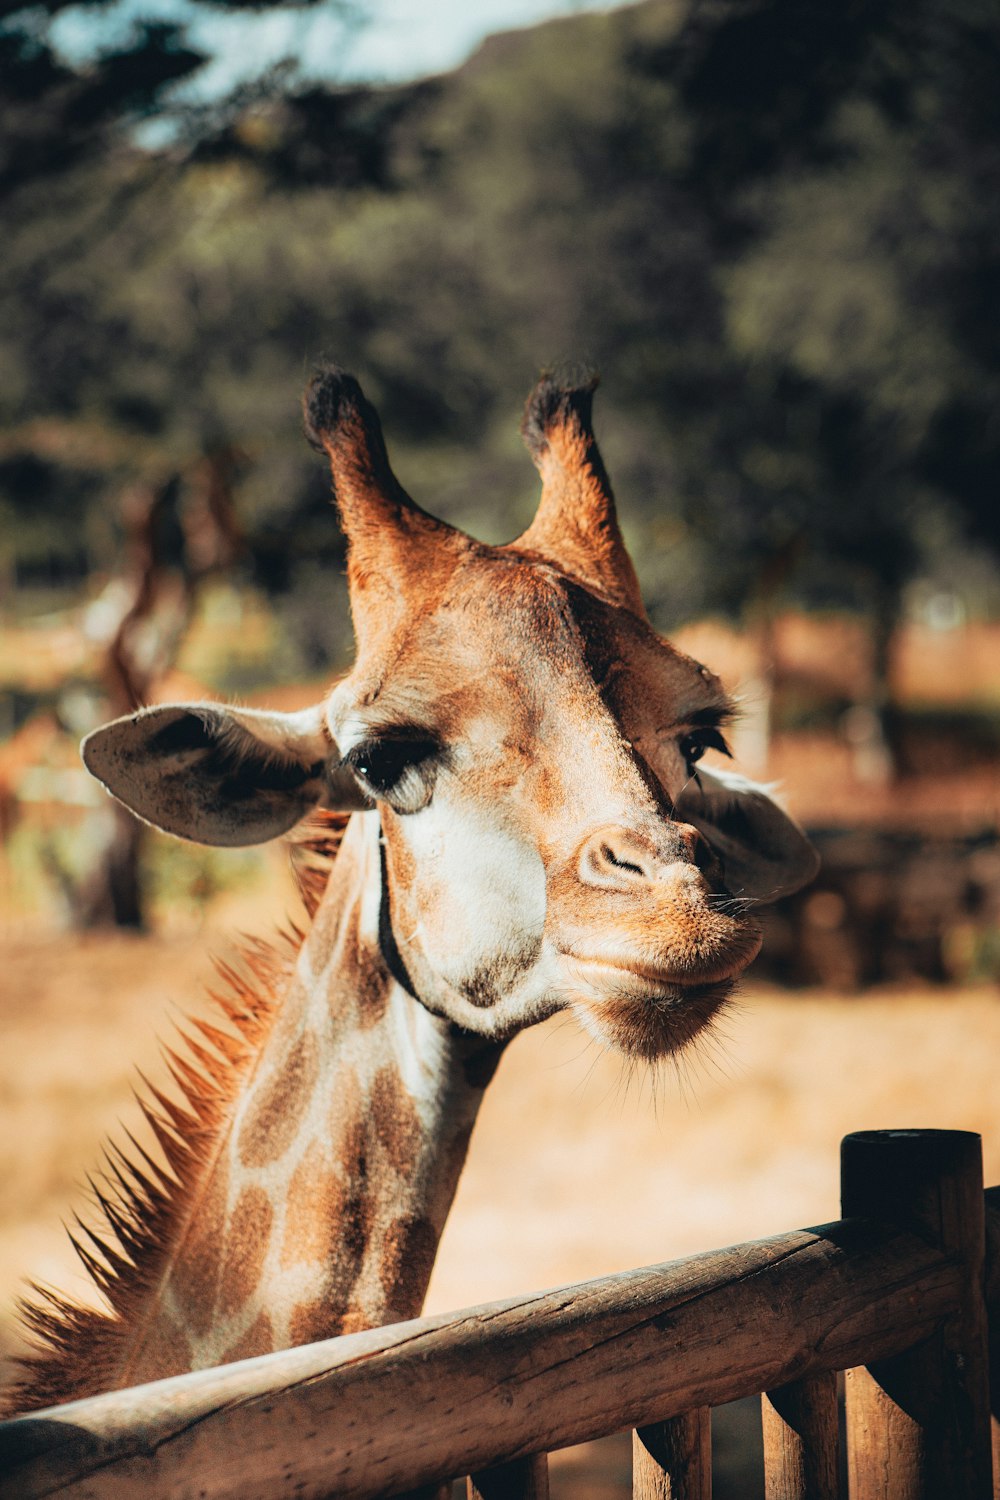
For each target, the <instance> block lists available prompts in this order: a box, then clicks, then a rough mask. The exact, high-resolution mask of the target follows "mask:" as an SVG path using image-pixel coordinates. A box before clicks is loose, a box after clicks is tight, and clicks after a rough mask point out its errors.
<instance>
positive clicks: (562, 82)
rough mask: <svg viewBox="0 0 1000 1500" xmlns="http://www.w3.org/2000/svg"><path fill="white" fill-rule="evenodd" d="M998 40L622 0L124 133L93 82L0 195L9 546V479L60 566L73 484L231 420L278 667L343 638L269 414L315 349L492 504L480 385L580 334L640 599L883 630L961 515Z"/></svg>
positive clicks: (488, 395) (547, 359)
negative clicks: (393, 81) (172, 129)
mask: <svg viewBox="0 0 1000 1500" xmlns="http://www.w3.org/2000/svg"><path fill="white" fill-rule="evenodd" d="M43 9H44V8H43ZM23 14H24V15H27V14H28V13H27V12H24V13H23ZM25 24H26V23H25ZM22 30H24V26H22ZM168 41H169V44H168ZM25 46H27V44H26V43H25ZM157 46H158V48H159V50H158V51H157V52H156V53H155V57H157V58H159V59H160V62H159V63H158V64H157V66H158V67H160V68H161V69H162V70H163V71H164V73H165V72H166V71H167V69H168V64H169V67H172V68H175V69H177V70H180V69H181V67H182V64H183V66H185V67H186V66H188V65H189V64H188V62H187V61H185V59H186V58H187V55H188V54H187V53H186V52H184V51H183V42H182V39H181V38H177V37H174V38H173V39H165V38H163V37H161V38H160V41H159V42H158V44H157ZM998 47H1000V16H998V15H997V14H995V13H994V9H993V8H991V7H988V6H986V5H984V4H982V3H981V0H955V3H949V4H945V0H917V4H916V6H914V5H906V6H904V5H903V4H902V0H851V3H849V4H848V5H847V6H846V7H841V8H839V9H838V10H837V12H836V15H833V13H831V12H830V10H829V7H827V6H825V5H823V4H820V3H819V0H794V3H793V0H720V3H718V4H713V5H712V6H710V7H706V6H693V5H692V6H684V5H677V4H676V3H675V0H647V3H645V4H642V5H637V6H633V7H628V8H626V9H623V10H620V11H616V12H612V13H610V14H607V15H600V14H595V15H586V16H579V17H576V18H574V19H572V20H571V21H561V22H558V23H551V24H548V25H546V26H542V27H538V28H535V29H534V30H532V31H529V32H522V33H517V34H512V35H510V36H506V37H500V38H495V39H493V40H492V41H491V42H489V43H488V44H487V45H486V46H484V47H483V48H482V49H481V51H480V52H479V53H478V54H477V55H476V56H475V57H474V58H472V59H471V60H470V62H469V63H468V64H467V65H466V66H465V67H464V68H462V69H460V70H458V71H457V72H456V73H455V74H453V75H451V76H449V77H447V78H442V79H437V80H433V81H431V82H426V83H421V84H418V85H414V86H412V87H407V88H397V89H364V88H352V89H346V90H344V89H339V90H338V89H326V88H318V87H316V86H314V85H308V86H299V85H292V86H290V85H289V84H288V82H287V80H286V81H285V82H283V83H282V85H281V88H282V92H281V93H280V95H279V96H275V97H268V96H267V95H266V91H262V93H261V94H260V96H259V97H257V98H256V99H254V100H252V101H250V102H249V103H246V105H245V107H243V108H241V109H237V110H230V111H229V112H226V113H219V112H216V113H215V114H214V115H210V114H208V113H204V112H203V113H201V114H200V115H198V116H197V117H195V116H191V117H189V121H188V127H189V128H187V134H182V135H180V136H178V137H177V138H176V140H175V141H174V143H173V144H172V145H170V146H168V147H163V148H160V149H158V150H156V151H152V150H142V149H140V148H139V147H137V146H136V145H135V143H134V138H133V137H130V136H129V135H128V134H127V132H126V131H124V130H123V129H122V128H121V122H123V121H124V120H125V118H126V116H125V114H120V115H119V117H118V119H119V125H118V126H116V127H115V130H114V131H111V127H110V126H109V127H108V129H109V131H111V134H110V135H108V137H107V139H109V140H110V139H111V136H112V135H113V137H114V140H115V142H116V143H117V144H116V146H115V149H114V151H108V150H107V149H105V147H104V146H102V147H101V148H100V149H97V148H96V147H95V149H94V150H93V151H92V152H91V153H90V154H87V153H83V154H81V155H80V156H79V157H78V158H76V159H74V162H73V164H72V167H71V168H67V170H66V171H65V172H62V173H55V174H49V175H48V176H47V177H45V178H42V177H41V176H38V175H36V176H35V177H34V178H33V179H32V180H31V182H23V183H22V184H21V185H20V187H19V188H17V190H16V192H12V194H11V200H12V201H11V207H12V208H13V210H14V211H13V212H12V213H11V215H10V216H9V219H10V222H11V223H12V225H13V230H12V233H11V236H10V240H9V245H8V254H7V258H6V268H5V274H6V278H7V293H6V295H4V298H3V302H2V305H0V312H2V330H3V331H2V332H0V416H2V417H3V418H4V419H5V421H6V425H7V426H8V430H9V433H10V436H8V437H7V439H5V440H4V445H3V446H0V507H4V506H5V507H6V515H7V516H8V517H10V518H11V519H12V520H13V519H17V520H18V522H19V523H20V524H21V525H22V527H23V528H24V529H23V530H22V532H21V533H20V536H21V537H22V538H23V539H22V540H19V541H18V543H17V545H18V547H19V548H21V549H22V550H21V552H20V554H19V555H20V556H21V557H22V559H23V558H24V557H25V556H26V552H25V550H24V549H26V548H28V546H29V540H30V537H29V533H28V529H27V527H26V526H25V522H26V519H27V520H31V519H32V518H33V516H34V515H35V514H37V512H38V511H39V509H42V510H44V511H45V512H46V513H47V514H50V515H51V516H52V517H53V518H56V517H57V518H58V527H57V528H52V529H53V531H54V532H56V533H57V534H56V537H55V541H54V542H51V543H50V545H53V546H55V545H58V547H60V548H62V549H63V554H62V555H63V556H66V557H69V556H70V547H71V545H72V547H74V548H76V551H77V552H81V551H82V552H83V554H84V559H83V560H84V561H85V562H89V563H90V564H92V563H93V561H94V560H95V559H96V558H97V557H99V556H101V555H107V554H108V550H109V543H110V541H111V540H112V537H111V536H110V535H109V533H110V532H111V530H112V528H111V527H109V524H108V520H107V506H106V504H105V505H104V506H103V507H102V496H103V495H106V494H107V493H108V491H109V488H110V486H112V485H123V484H124V483H125V481H126V479H127V478H128V477H129V476H133V477H134V476H136V475H137V474H138V475H141V474H142V473H144V472H146V471H147V470H149V469H152V468H155V466H156V465H160V466H163V465H166V466H168V467H169V466H170V465H171V464H173V465H174V466H177V465H180V464H183V463H185V462H187V461H188V460H189V458H190V456H191V455H192V454H194V453H197V452H200V451H204V449H205V447H206V445H209V446H210V445H211V444H212V443H213V442H215V441H216V440H217V439H219V438H221V439H222V440H224V441H226V442H235V443H238V444H239V446H240V447H241V448H242V449H244V450H245V451H246V452H247V454H248V455H249V457H250V459H251V460H252V464H251V466H250V467H249V469H248V471H247V474H246V477H245V478H244V480H243V482H242V483H241V486H240V493H239V505H240V511H241V520H242V524H243V525H244V527H245V530H246V534H247V538H248V546H249V550H250V556H251V558H252V560H253V566H254V568H255V570H256V574H257V577H258V578H259V579H260V580H261V581H262V582H264V583H265V584H266V585H267V587H269V588H270V589H272V590H275V591H282V590H284V591H286V594H288V595H289V597H292V596H294V599H295V608H294V610H293V611H290V612H289V617H290V618H291V617H292V616H293V615H294V619H295V630H296V632H297V634H298V636H299V639H300V643H301V649H302V659H303V660H304V661H305V662H306V663H307V664H308V665H309V666H310V667H311V668H313V667H315V668H318V667H319V665H320V663H321V662H322V661H324V659H326V660H329V658H330V657H331V656H332V655H336V654H338V653H340V652H341V651H342V650H343V649H344V647H345V640H344V628H343V625H342V624H340V623H338V622H339V611H340V608H341V605H340V603H338V602H337V601H336V600H334V599H332V598H331V588H332V587H333V586H332V585H331V584H330V583H324V582H323V580H324V578H326V579H330V578H331V577H332V576H335V574H336V570H337V566H338V565H339V562H340V560H341V551H340V542H339V538H338V535H337V533H336V530H335V528H334V525H333V523H332V520H331V518H330V513H329V508H328V504H327V498H326V487H325V483H324V481H323V480H322V478H321V476H320V475H319V474H318V472H317V470H316V468H315V466H314V465H313V464H312V463H311V461H310V460H309V459H308V457H307V456H305V455H304V453H303V452H302V450H301V447H300V444H299V441H298V438H297V434H296V431H295V428H296V423H295V421H294V419H293V418H292V406H293V402H294V400H295V397H296V393H297V390H298V388H299V386H300V385H301V379H302V374H303V371H304V369H305V368H307V367H308V364H309V363H310V362H311V360H312V359H313V358H314V357H315V356H316V354H317V353H319V352H321V351H323V350H329V351H330V352H332V353H333V354H334V355H335V356H336V357H337V358H339V359H340V360H342V361H343V362H344V363H348V364H351V365H353V366H355V367H356V368H358V369H359V370H361V371H362V372H363V373H364V374H365V377H366V381H367V383H368V385H369V387H370V388H371V390H372V392H373V395H375V396H376V398H377V399H378V400H379V402H380V405H381V406H382V409H383V411H384V415H385V419H386V425H387V428H388V430H389V431H390V435H391V438H392V441H393V445H394V451H395V453H396V456H397V457H398V460H399V467H400V470H401V472H403V473H404V474H405V475H406V477H407V480H408V481H412V482H413V483H414V485H415V487H416V488H418V489H420V490H422V493H423V494H424V498H425V499H426V500H427V502H428V503H429V504H430V505H431V506H432V507H433V508H435V509H438V510H439V511H440V512H441V513H442V514H444V515H446V516H448V517H449V518H451V519H453V520H455V521H457V522H459V523H460V524H463V525H467V526H469V527H470V528H471V529H473V530H477V531H479V532H480V533H481V534H484V535H486V536H487V537H492V538H494V539H499V538H501V537H505V536H510V535H511V534H513V533H514V532H515V531H516V530H517V528H518V526H520V525H523V524H524V523H525V522H526V521H527V519H528V518H529V515H530V508H531V504H532V501H533V497H534V480H533V476H532V475H531V473H530V469H528V467H527V466H526V465H525V463H524V460H523V456H522V455H521V453H520V450H519V444H518V440H517V436H516V432H515V429H514V424H513V423H512V422H511V419H510V414H511V409H512V407H514V408H516V404H517V402H518V401H519V399H520V398H521V396H522V395H523V392H524V390H525V389H526V388H527V387H528V385H529V384H530V382H531V379H532V378H533V375H534V373H535V371H536V370H537V368H538V366H539V364H543V363H552V362H558V361H559V360H561V359H564V358H566V357H583V358H585V359H588V360H591V361H593V362H594V363H596V364H597V365H598V366H599V367H601V369H602V370H603V372H604V375H605V386H604V391H603V393H602V411H601V426H602V436H603V440H604V442H605V446H606V448H607V451H608V456H609V462H610V466H611V468H612V471H613V472H614V474H615V476H616V480H617V482H618V484H619V488H620V490H621V492H622V495H623V497H624V500H625V504H624V506H623V510H624V514H625V521H626V528H627V531H628V533H629V537H630V540H631V542H632V544H633V546H634V548H635V550H636V552H637V553H638V556H639V560H640V569H641V572H642V576H643V583H644V586H645V590H646V593H647V595H648V597H649V598H650V601H651V606H652V611H653V616H654V619H655V620H656V622H657V623H658V624H660V625H661V626H664V627H669V626H671V625H673V624H675V623H677V622H678V620H680V619H681V618H684V617H686V616H690V615H692V614H694V613H695V612H696V611H700V610H704V609H706V608H707V609H725V610H726V611H727V612H730V613H733V612H739V611H741V610H743V611H746V610H749V611H750V613H751V614H753V615H754V616H755V617H757V618H760V619H763V620H764V621H765V625H764V627H763V628H764V630H765V634H766V611H767V608H768V607H769V605H773V604H774V603H776V602H778V601H779V599H780V600H786V601H787V600H791V599H797V600H799V601H802V602H805V603H807V604H814V605H815V604H821V605H834V604H835V605H841V606H843V605H849V606H851V607H854V608H862V609H865V610H866V611H868V613H869V614H870V617H871V619H872V621H873V638H874V640H875V642H876V659H877V660H881V661H882V662H883V665H884V660H885V655H886V649H885V641H886V639H887V637H888V633H889V630H890V623H891V621H892V619H893V617H894V614H895V612H896V610H897V609H898V605H899V600H900V597H901V592H902V590H903V588H904V586H905V585H906V583H907V581H908V580H909V579H910V578H911V577H912V576H913V573H914V571H915V570H917V569H931V570H933V568H934V567H936V566H938V559H937V557H936V556H935V555H934V554H935V552H936V551H937V550H940V538H941V537H942V536H943V535H945V534H947V535H948V536H950V537H952V538H953V539H954V542H953V545H954V547H956V548H959V549H960V547H961V545H962V542H961V537H962V534H963V532H964V533H965V534H966V535H967V536H969V537H972V536H976V537H978V538H979V540H980V543H981V542H982V541H984V540H985V541H987V542H989V543H990V545H991V546H993V547H994V548H995V546H996V521H995V505H994V498H995V494H996V490H997V484H996V481H997V478H998V477H1000V426H998V422H997V418H996V416H995V413H996V412H997V411H998V410H1000V404H998V402H997V399H996V398H997V395H998V394H1000V393H998V390H997V384H998V349H997V338H998V337H1000V335H998V334H997V332H996V320H995V319H994V318H993V317H992V309H993V302H994V301H995V293H996V288H997V278H998V274H1000V268H998V266H997V263H996V256H997V253H998V252H997V249H996V247H997V244H998V243H1000V235H998V233H997V230H998V229H1000V225H998V224H997V223H996V222H995V221H996V218H997V214H998V213H1000V209H998V208H997V200H996V197H995V195H993V194H992V193H991V192H990V191H988V185H989V183H990V181H991V180H992V174H993V173H994V172H995V169H996V164H997V155H998V150H1000V147H998V140H1000V128H998V127H1000V122H998V120H997V109H998V103H997V96H996V92H995V90H994V89H993V88H992V85H991V79H992V77H993V73H992V71H991V62H990V60H991V59H995V58H996V54H997V50H998ZM53 66H55V64H53ZM192 66H193V65H192ZM24 76H25V77H27V75H24ZM144 76H147V77H154V76H155V77H159V74H157V73H156V70H155V68H154V67H153V64H152V63H150V64H149V67H148V68H147V72H146V74H145V75H144ZM178 76H180V75H179V72H178ZM157 87H158V88H161V93H160V95H159V96H158V97H162V92H163V91H164V90H166V91H167V92H169V89H170V87H171V85H170V83H169V82H166V81H164V82H162V87H161V85H160V84H158V85H157ZM152 92H153V93H155V89H154V90H153V91H152ZM129 108H130V109H132V115H131V116H130V118H133V119H135V118H139V117H140V115H141V111H142V109H143V108H145V105H143V104H142V102H141V100H140V102H139V104H137V105H130V106H129ZM43 181H44V184H45V185H44V188H42V187H41V186H40V184H41V183H42V182H43ZM500 496H502V497H504V499H505V500H506V502H507V505H508V509H507V510H506V511H500V510H499V509H498V506H497V498H498V497H500ZM40 497H41V498H42V500H43V504H42V505H41V506H40V505H39V498H40ZM69 522H73V523H74V524H68V523H69ZM43 529H44V528H41V527H40V528H39V531H38V532H36V533H35V536H36V541H35V542H34V543H31V545H32V546H36V547H40V546H41V541H40V539H39V538H40V532H41V530H43ZM0 530H2V528H0ZM11 534H12V531H11V528H10V527H8V528H7V535H8V536H9V535H11ZM68 538H73V541H72V544H71V543H70V542H69V541H68V540H67V539H68ZM77 538H81V539H82V542H81V541H78V540H76V539H77ZM7 545H13V544H12V543H10V542H8V543H7ZM331 565H333V566H332V567H331ZM880 643H881V644H880ZM876 675H877V674H876ZM882 691H883V689H882V688H879V687H878V685H877V684H875V685H873V686H872V688H871V696H872V701H873V702H876V700H878V697H879V694H880V693H881V692H882ZM880 712H881V711H880ZM883 717H884V715H883Z"/></svg>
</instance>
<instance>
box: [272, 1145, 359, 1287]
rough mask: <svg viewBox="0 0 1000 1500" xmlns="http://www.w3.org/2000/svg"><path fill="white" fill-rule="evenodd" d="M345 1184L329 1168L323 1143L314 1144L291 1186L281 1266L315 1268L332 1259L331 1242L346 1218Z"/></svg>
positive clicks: (337, 1174)
mask: <svg viewBox="0 0 1000 1500" xmlns="http://www.w3.org/2000/svg"><path fill="white" fill-rule="evenodd" d="M344 1199H345V1192H344V1180H343V1178H342V1177H341V1175H340V1173H339V1172H335V1171H334V1170H333V1169H332V1168H331V1167H329V1166H328V1165H327V1162H326V1153H325V1151H324V1149H323V1147H322V1145H321V1144H320V1142H319V1141H313V1143H312V1145H311V1146H310V1147H309V1149H308V1151H307V1152H306V1154H305V1156H304V1157H303V1158H302V1160H301V1161H300V1162H299V1164H298V1166H297V1167H296V1168H295V1171H294V1173H293V1174H292V1180H291V1182H290V1183H289V1184H288V1202H287V1206H286V1209H285V1234H284V1239H283V1240H282V1245H281V1264H282V1267H283V1269H285V1270H287V1269H288V1268H289V1267H290V1266H299V1265H315V1264H317V1263H319V1262H320V1261H322V1260H324V1259H326V1258H327V1257H328V1256H329V1255H330V1245H331V1240H333V1241H335V1240H336V1238H337V1235H338V1232H339V1228H338V1223H339V1220H340V1219H341V1218H342V1217H343V1208H344Z"/></svg>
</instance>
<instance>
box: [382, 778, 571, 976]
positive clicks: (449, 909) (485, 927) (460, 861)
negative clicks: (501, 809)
mask: <svg viewBox="0 0 1000 1500" xmlns="http://www.w3.org/2000/svg"><path fill="white" fill-rule="evenodd" d="M449 821H450V822H451V823H452V824H454V825H455V826H454V827H453V829H452V830H451V831H447V829H448V823H449ZM401 822H402V828H401V833H402V836H403V837H404V838H405V839H406V841H407V843H408V844H409V847H410V852H411V855H412V857H413V860H414V864H415V867H416V869H417V870H418V871H419V874H418V876H417V882H416V885H415V887H414V889H413V890H411V891H409V892H407V893H406V896H405V897H404V901H403V903H402V910H401V911H400V917H399V922H398V927H399V930H398V931H397V933H396V940H397V942H399V943H400V946H401V948H403V950H404V951H406V950H410V949H415V950H416V951H417V952H418V953H419V955H420V956H421V958H422V959H423V961H424V963H425V964H427V965H429V967H430V968H431V970H432V971H433V972H434V973H435V974H436V975H437V976H439V977H440V978H441V979H443V980H444V982H445V983H446V984H448V985H449V986H454V987H455V988H459V989H461V988H462V987H463V985H466V984H468V983H470V982H474V981H475V980H476V977H477V976H478V975H480V974H484V973H486V972H487V971H489V970H491V969H500V970H501V971H502V970H504V969H506V968H509V966H510V963H511V960H512V959H516V957H517V955H519V954H531V953H532V952H534V951H536V950H537V948H538V945H539V943H540V942H541V938H542V931H543V928H544V924H545V906H546V901H545V868H544V865H543V863H542V859H541V856H540V854H539V852H538V850H537V849H535V848H534V847H533V846H532V845H531V844H530V843H528V841H527V840H526V839H523V838H519V837H517V836H516V835H515V834H514V833H513V832H511V831H509V830H507V829H504V828H503V827H500V826H498V825H497V821H496V817H495V814H491V815H485V814H481V813H478V812H475V811H472V810H471V809H468V808H466V809H463V811H462V813H461V816H458V815H457V812H456V811H455V810H444V809H441V810H438V809H436V808H435V807H434V805H433V804H432V806H431V807H428V808H427V809H426V810H425V811H424V812H422V813H418V814H416V815H414V816H413V817H412V818H407V819H406V820H405V821H404V820H401Z"/></svg>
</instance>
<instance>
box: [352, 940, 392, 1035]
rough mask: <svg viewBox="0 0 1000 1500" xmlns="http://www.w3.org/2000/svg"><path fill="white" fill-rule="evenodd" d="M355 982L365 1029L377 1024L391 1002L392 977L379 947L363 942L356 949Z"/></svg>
mask: <svg viewBox="0 0 1000 1500" xmlns="http://www.w3.org/2000/svg"><path fill="white" fill-rule="evenodd" d="M356 955H357V957H356V962H357V971H356V974H355V984H356V989H357V997H358V1020H359V1022H360V1024H361V1028H362V1030H364V1031H369V1030H370V1029H371V1028H372V1027H373V1026H377V1025H378V1023H379V1022H380V1021H381V1020H382V1018H383V1016H384V1015H385V1013H386V1009H387V1007H388V1004H389V989H390V983H391V982H390V979H389V971H388V969H387V968H386V966H385V960H384V959H383V957H382V955H381V953H379V952H378V950H377V949H372V948H369V947H367V946H365V945H363V944H362V942H361V939H360V937H359V938H358V940H357V949H356Z"/></svg>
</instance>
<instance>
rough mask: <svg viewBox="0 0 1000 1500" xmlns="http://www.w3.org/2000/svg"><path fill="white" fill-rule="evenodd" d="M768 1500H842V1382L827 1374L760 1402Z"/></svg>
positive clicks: (767, 1395)
mask: <svg viewBox="0 0 1000 1500" xmlns="http://www.w3.org/2000/svg"><path fill="white" fill-rule="evenodd" d="M761 1418H762V1425H763V1430H764V1494H765V1497H766V1500H837V1494H838V1480H839V1476H838V1452H839V1447H840V1444H839V1432H838V1427H839V1416H838V1412H837V1377H836V1375H835V1374H834V1373H833V1371H832V1370H824V1371H823V1373H822V1374H820V1375H813V1376H812V1377H810V1378H809V1379H807V1380H795V1381H793V1382H792V1383H791V1384H790V1385H783V1386H780V1387H779V1389H778V1390H776V1391H768V1392H766V1393H765V1394H764V1395H763V1396H762V1397H761Z"/></svg>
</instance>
